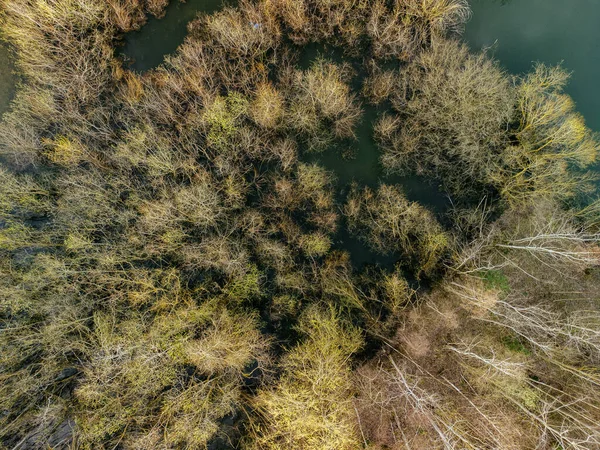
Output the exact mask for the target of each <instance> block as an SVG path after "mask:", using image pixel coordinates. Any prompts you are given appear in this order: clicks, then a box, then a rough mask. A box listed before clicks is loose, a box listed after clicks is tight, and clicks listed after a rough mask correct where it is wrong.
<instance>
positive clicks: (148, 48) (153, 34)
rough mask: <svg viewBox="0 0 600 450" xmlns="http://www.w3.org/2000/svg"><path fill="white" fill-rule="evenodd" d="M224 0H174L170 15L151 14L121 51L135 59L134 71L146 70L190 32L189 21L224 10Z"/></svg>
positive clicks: (155, 64)
mask: <svg viewBox="0 0 600 450" xmlns="http://www.w3.org/2000/svg"><path fill="white" fill-rule="evenodd" d="M223 4H224V2H223V1H222V0H187V1H186V2H185V3H182V2H181V1H179V0H171V2H170V4H169V6H168V7H167V9H166V15H165V16H164V17H163V18H161V19H157V18H156V17H153V16H150V17H149V18H148V22H147V23H146V24H145V25H144V26H143V27H142V28H141V29H140V30H139V31H134V32H131V33H128V34H127V36H125V45H124V46H123V48H122V49H121V54H122V55H123V56H124V57H125V58H126V60H127V61H129V62H131V65H130V67H131V68H132V69H133V70H136V71H139V72H143V71H146V70H149V69H152V68H154V67H156V66H158V65H159V64H160V63H162V62H163V59H164V57H165V56H166V55H168V54H170V53H173V52H174V51H175V50H176V49H177V47H178V46H179V45H180V44H181V43H182V42H183V40H184V39H185V36H186V34H187V24H188V23H189V22H190V21H192V20H193V19H194V18H195V17H196V15H197V14H198V13H199V12H205V13H211V12H213V11H216V10H218V9H220V8H221V7H222V6H223Z"/></svg>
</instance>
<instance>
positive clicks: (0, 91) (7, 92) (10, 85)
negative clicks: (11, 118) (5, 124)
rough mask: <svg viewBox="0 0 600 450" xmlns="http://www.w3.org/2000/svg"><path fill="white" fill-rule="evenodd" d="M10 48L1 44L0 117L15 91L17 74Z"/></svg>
mask: <svg viewBox="0 0 600 450" xmlns="http://www.w3.org/2000/svg"><path fill="white" fill-rule="evenodd" d="M9 56H10V55H9V52H8V49H7V48H6V47H5V46H4V45H2V44H0V117H1V116H2V114H3V113H4V112H5V111H6V110H7V109H8V106H9V104H10V100H11V99H12V98H13V95H14V93H15V82H16V80H15V76H14V74H13V65H12V63H11V60H10V57H9Z"/></svg>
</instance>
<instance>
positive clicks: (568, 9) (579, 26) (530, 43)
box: [465, 0, 600, 131]
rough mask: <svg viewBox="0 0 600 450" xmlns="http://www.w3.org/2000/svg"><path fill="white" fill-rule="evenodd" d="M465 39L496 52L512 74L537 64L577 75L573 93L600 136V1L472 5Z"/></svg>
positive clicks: (476, 1) (481, 0)
mask: <svg viewBox="0 0 600 450" xmlns="http://www.w3.org/2000/svg"><path fill="white" fill-rule="evenodd" d="M470 3H471V9H472V10H473V17H472V19H471V21H470V22H469V23H468V24H467V28H466V32H465V39H466V40H467V41H468V43H469V44H470V46H471V48H473V49H477V50H478V49H481V48H486V47H491V49H490V50H491V52H492V54H493V55H494V56H495V57H496V58H497V59H498V60H499V61H500V62H501V63H502V65H503V66H504V67H505V68H506V69H507V70H508V71H509V72H511V73H514V74H519V73H523V72H526V71H528V70H529V69H530V68H531V67H532V64H533V62H534V61H540V62H544V63H547V64H557V63H560V62H561V61H562V62H563V65H564V67H566V68H567V69H568V70H570V71H572V72H573V76H572V78H571V82H570V84H569V86H568V88H567V92H568V93H569V94H570V95H571V96H572V97H573V99H574V100H575V102H576V103H577V109H578V110H579V111H580V112H581V113H582V114H583V115H584V116H585V118H586V121H587V123H588V125H589V126H590V127H591V128H593V129H595V130H597V131H600V85H599V81H600V0H509V1H505V2H502V1H499V0H470Z"/></svg>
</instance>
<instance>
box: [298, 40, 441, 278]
mask: <svg viewBox="0 0 600 450" xmlns="http://www.w3.org/2000/svg"><path fill="white" fill-rule="evenodd" d="M319 57H323V58H325V59H327V60H332V61H334V62H338V63H339V62H342V61H344V62H350V63H352V65H353V69H354V71H355V77H354V79H353V82H352V88H353V91H354V92H360V91H361V87H362V82H363V80H364V78H365V76H366V74H365V71H364V65H363V64H362V63H361V61H358V60H349V59H348V58H346V57H344V56H343V55H342V52H341V50H339V49H330V48H327V47H325V46H323V45H316V44H310V45H308V46H306V47H305V48H303V49H302V50H301V54H300V58H299V64H298V65H299V66H300V68H301V69H303V70H306V69H308V68H309V67H310V65H311V64H312V62H313V61H314V60H315V59H316V58H319ZM361 100H362V105H361V109H362V111H363V114H362V117H361V121H360V123H359V124H358V125H357V127H356V129H355V139H352V140H348V141H346V142H343V143H338V144H335V145H333V146H332V147H331V148H328V149H326V150H324V151H323V152H318V153H317V152H315V153H308V152H305V153H304V154H303V155H302V156H301V158H302V159H303V160H304V161H306V162H315V163H318V164H320V165H321V166H323V167H325V168H326V169H328V170H330V171H332V172H333V173H334V174H335V175H336V181H337V188H338V191H337V192H336V194H337V201H338V204H339V205H343V204H344V203H345V199H346V194H347V192H348V190H349V187H350V186H351V185H352V184H353V183H356V184H357V185H358V186H368V187H370V188H377V186H379V185H380V184H382V183H386V184H396V185H400V186H402V188H403V190H404V193H405V194H406V197H407V198H408V199H409V200H411V201H415V202H418V203H419V204H421V205H423V206H425V207H426V208H428V209H429V210H431V211H432V212H433V213H434V214H435V215H436V216H437V217H439V218H441V217H442V216H443V215H444V214H445V213H446V212H447V211H448V209H449V207H450V201H449V199H448V197H447V195H446V194H444V193H443V192H442V191H441V190H440V189H439V188H438V187H437V186H435V185H433V184H431V182H429V181H428V180H426V179H425V178H422V177H418V176H416V175H411V176H404V177H402V176H397V175H393V176H390V175H387V174H386V173H385V172H384V170H383V167H382V166H381V164H380V162H379V157H380V149H379V147H378V145H377V143H376V142H375V140H374V139H373V126H374V124H375V122H376V121H377V119H378V117H379V116H380V114H381V113H383V112H384V111H385V110H386V109H388V108H389V105H385V106H380V107H376V106H373V105H370V104H368V103H366V102H365V101H364V99H361ZM334 244H335V247H336V248H338V249H340V250H345V251H347V252H349V253H350V257H351V261H352V265H353V266H354V267H355V268H360V267H361V266H364V265H377V266H380V267H385V268H391V267H392V266H393V265H394V264H395V263H397V262H398V260H399V255H397V254H388V255H381V254H379V253H376V252H374V251H372V250H371V249H370V248H369V247H368V246H367V245H365V244H364V242H362V241H361V240H360V239H358V238H357V237H355V236H352V235H351V234H350V233H349V232H348V229H347V227H346V226H345V224H343V226H342V227H341V229H340V230H339V231H338V233H337V234H336V236H335V237H334Z"/></svg>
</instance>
